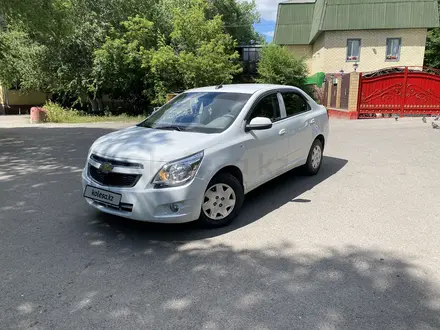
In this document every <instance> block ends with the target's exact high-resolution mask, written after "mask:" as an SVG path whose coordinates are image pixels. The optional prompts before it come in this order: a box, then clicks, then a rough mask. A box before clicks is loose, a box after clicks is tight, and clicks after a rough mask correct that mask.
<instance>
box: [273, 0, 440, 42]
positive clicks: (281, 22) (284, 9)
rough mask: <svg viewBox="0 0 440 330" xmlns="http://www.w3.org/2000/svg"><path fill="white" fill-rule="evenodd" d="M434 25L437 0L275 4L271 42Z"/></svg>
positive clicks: (299, 0)
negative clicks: (273, 29) (273, 34)
mask: <svg viewBox="0 0 440 330" xmlns="http://www.w3.org/2000/svg"><path fill="white" fill-rule="evenodd" d="M438 26H439V15H438V2H437V0H316V1H315V0H290V1H289V2H284V3H280V4H279V5H278V16H277V25H276V29H275V36H274V42H275V43H277V44H283V45H287V44H288V45H304V44H310V43H312V42H313V41H314V40H315V39H316V38H317V37H318V36H319V35H320V34H321V33H322V32H324V31H341V30H371V29H409V28H433V27H438Z"/></svg>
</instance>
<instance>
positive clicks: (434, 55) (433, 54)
mask: <svg viewBox="0 0 440 330" xmlns="http://www.w3.org/2000/svg"><path fill="white" fill-rule="evenodd" d="M438 5H439V7H440V0H439V1H438ZM424 65H425V66H430V67H433V68H438V69H440V28H435V29H430V30H429V31H428V36H427V38H426V49H425V63H424Z"/></svg>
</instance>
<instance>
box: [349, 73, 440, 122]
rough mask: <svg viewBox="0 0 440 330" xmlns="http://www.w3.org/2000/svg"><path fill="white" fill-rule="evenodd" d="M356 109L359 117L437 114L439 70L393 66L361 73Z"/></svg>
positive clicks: (439, 94)
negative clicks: (378, 114)
mask: <svg viewBox="0 0 440 330" xmlns="http://www.w3.org/2000/svg"><path fill="white" fill-rule="evenodd" d="M358 112H359V116H360V117H368V116H370V115H373V114H377V113H380V114H395V115H400V116H401V117H404V116H414V115H415V116H417V115H419V116H421V115H434V114H440V70H436V69H431V68H422V67H395V68H389V69H384V70H380V71H377V72H372V73H367V74H362V73H361V74H360V80H359V101H358Z"/></svg>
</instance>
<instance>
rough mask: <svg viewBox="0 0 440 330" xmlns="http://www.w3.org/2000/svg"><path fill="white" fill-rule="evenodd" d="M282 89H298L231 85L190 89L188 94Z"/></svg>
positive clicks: (263, 85) (276, 86) (249, 92)
mask: <svg viewBox="0 0 440 330" xmlns="http://www.w3.org/2000/svg"><path fill="white" fill-rule="evenodd" d="M281 88H292V89H296V87H293V86H286V85H272V84H230V85H223V86H222V87H221V88H217V86H208V87H200V88H194V89H190V90H188V91H186V92H191V93H193V92H217V93H220V92H222V93H242V94H254V93H256V92H259V91H270V90H274V89H281Z"/></svg>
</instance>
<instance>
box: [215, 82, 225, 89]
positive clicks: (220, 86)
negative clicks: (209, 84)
mask: <svg viewBox="0 0 440 330" xmlns="http://www.w3.org/2000/svg"><path fill="white" fill-rule="evenodd" d="M223 83H224V81H222V83H221V84H220V85H218V86H216V87H215V89H220V88H223Z"/></svg>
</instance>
